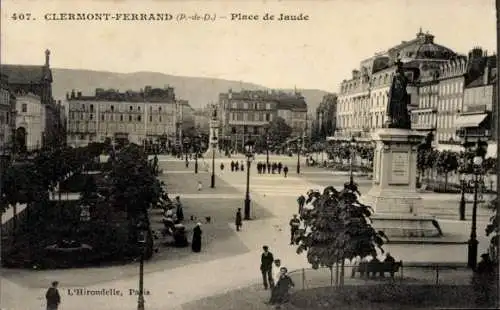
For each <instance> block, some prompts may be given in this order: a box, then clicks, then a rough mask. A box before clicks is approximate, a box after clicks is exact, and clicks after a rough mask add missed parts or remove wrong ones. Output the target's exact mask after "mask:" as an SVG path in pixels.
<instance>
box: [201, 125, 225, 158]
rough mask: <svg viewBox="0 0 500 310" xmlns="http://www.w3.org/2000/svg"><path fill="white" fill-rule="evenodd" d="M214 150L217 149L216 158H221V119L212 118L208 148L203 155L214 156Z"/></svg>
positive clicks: (206, 156) (205, 156)
mask: <svg viewBox="0 0 500 310" xmlns="http://www.w3.org/2000/svg"><path fill="white" fill-rule="evenodd" d="M213 150H215V158H221V157H222V156H221V155H222V154H221V153H220V151H219V121H218V120H217V119H214V118H212V119H211V120H210V133H209V137H208V148H207V151H206V152H205V154H203V157H204V158H205V159H210V158H212V156H213V155H214V154H213Z"/></svg>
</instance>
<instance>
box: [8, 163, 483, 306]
mask: <svg viewBox="0 0 500 310" xmlns="http://www.w3.org/2000/svg"><path fill="white" fill-rule="evenodd" d="M232 160H233V161H236V160H237V161H239V162H241V161H245V158H244V157H243V156H233V157H232V158H227V157H224V158H216V159H215V169H214V170H215V175H216V178H215V188H213V189H212V188H210V186H209V185H210V173H211V160H209V159H206V160H203V159H200V160H199V171H198V173H197V174H195V173H194V160H190V162H189V167H188V168H186V167H185V162H184V160H183V159H182V160H181V159H176V158H173V157H170V156H160V157H159V165H160V169H162V170H163V172H164V173H163V174H162V175H160V176H159V178H160V179H161V180H162V181H164V182H165V184H166V186H167V190H168V192H169V195H170V196H171V197H172V198H173V197H175V196H176V195H179V196H180V197H181V200H182V202H183V204H184V206H185V216H186V218H188V219H189V218H190V217H191V216H193V217H196V219H195V221H198V220H201V221H202V222H203V225H202V229H203V232H204V233H203V241H202V251H201V253H191V251H190V249H189V248H187V249H175V248H160V252H159V253H158V254H156V255H155V257H153V259H152V260H150V261H148V262H146V265H145V276H144V285H145V291H146V293H147V295H146V296H145V297H146V309H158V310H160V309H182V305H183V304H187V303H190V302H193V301H196V300H199V299H202V298H205V297H208V296H212V295H217V294H221V293H224V292H227V291H231V290H235V289H239V288H244V287H248V286H252V285H255V284H257V283H259V282H260V280H261V275H260V272H259V265H260V253H261V247H262V245H268V246H269V247H270V250H271V252H272V253H273V254H274V256H275V257H276V258H280V259H281V260H282V262H283V265H284V266H286V267H287V268H288V269H289V270H295V269H299V268H310V265H309V264H308V263H307V261H306V258H305V255H297V254H296V252H295V250H296V248H295V247H293V246H290V245H289V240H290V232H289V227H288V222H289V220H290V218H291V216H292V214H294V213H297V202H296V200H297V197H298V196H299V195H300V194H304V193H305V192H306V191H307V190H309V189H318V190H321V189H322V188H323V187H325V186H329V185H333V186H334V187H341V186H343V184H344V183H345V182H346V181H347V180H348V176H347V174H346V173H340V172H334V171H328V170H326V169H321V168H315V167H306V165H305V161H304V160H302V162H301V173H300V174H297V173H296V171H295V170H296V169H295V168H296V163H297V158H296V157H288V156H275V155H272V156H271V157H270V161H271V162H281V163H282V164H283V165H286V166H288V167H289V170H290V172H289V175H288V177H287V178H284V176H283V175H278V174H257V171H256V169H255V166H252V167H251V173H250V175H251V177H250V194H251V199H252V212H251V215H252V218H253V219H252V220H251V221H244V223H243V229H242V230H241V231H239V232H237V231H236V229H235V225H234V216H235V212H236V209H237V208H243V200H244V195H245V188H246V172H247V171H246V169H245V171H244V172H242V171H238V172H236V171H235V172H231V170H230V168H229V167H230V162H231V161H232ZM265 160H266V157H265V156H263V155H257V156H256V158H255V161H254V163H255V162H259V161H265ZM221 162H222V163H224V166H225V168H224V170H221V169H220V164H221ZM199 181H201V182H202V184H203V189H202V190H201V191H198V189H197V184H198V182H199ZM355 181H356V182H357V183H358V184H359V186H360V189H361V193H362V194H363V193H365V192H367V191H368V189H369V188H370V185H371V181H370V180H369V179H368V178H367V177H364V176H359V177H355ZM422 197H423V200H424V206H425V210H424V212H426V213H429V214H432V215H435V216H436V217H437V218H438V219H439V220H440V224H441V227H442V229H443V231H444V233H445V234H446V235H452V236H453V238H451V240H452V241H451V242H448V243H439V242H437V243H433V244H430V243H425V244H423V243H419V242H413V243H412V244H400V243H393V244H391V243H389V244H386V245H385V246H384V249H385V250H388V251H390V252H391V253H392V255H393V256H395V257H396V259H398V260H403V261H404V262H429V263H432V262H454V263H465V262H466V260H467V245H466V243H465V242H466V240H467V239H468V234H469V232H470V213H471V206H470V205H468V207H467V212H466V215H467V220H466V221H458V200H459V199H460V197H459V195H450V194H434V193H423V194H422ZM207 216H210V217H211V221H210V223H206V222H205V221H204V220H203V219H204V218H205V217H207ZM490 216H491V211H490V210H487V209H486V208H482V207H480V208H479V210H478V239H479V253H482V252H483V251H485V249H486V247H487V245H488V242H489V240H488V239H487V238H486V236H485V235H484V233H483V232H484V228H485V226H486V224H487V221H488V219H489V217H490ZM6 218H7V216H4V219H3V221H5V220H6ZM153 220H154V219H152V221H153ZM55 280H57V281H59V282H60V291H61V293H62V308H63V309H68V310H72V309H75V310H76V309H103V310H104V309H135V308H136V307H137V295H136V294H135V291H134V290H137V287H138V264H128V265H122V266H111V267H109V266H108V267H104V266H103V267H96V268H81V269H67V270H64V269H60V270H50V271H47V270H46V271H37V270H14V269H2V281H1V290H0V292H1V296H0V300H1V301H2V302H1V304H2V309H16V310H17V309H19V310H24V309H40V308H42V307H43V306H44V303H45V297H44V294H45V290H46V288H47V286H48V285H49V283H50V282H51V281H55ZM77 288H82V289H84V290H86V291H87V292H89V293H88V294H87V295H78V294H76V293H75V292H76V290H75V289H77ZM103 289H106V290H114V294H113V295H112V296H97V295H96V294H95V293H94V292H96V291H100V290H103ZM91 292H92V293H91ZM71 293H72V295H71Z"/></svg>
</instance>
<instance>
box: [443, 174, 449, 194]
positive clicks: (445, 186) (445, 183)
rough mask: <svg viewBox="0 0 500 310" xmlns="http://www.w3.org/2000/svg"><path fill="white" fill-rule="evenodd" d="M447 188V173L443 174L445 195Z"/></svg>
mask: <svg viewBox="0 0 500 310" xmlns="http://www.w3.org/2000/svg"><path fill="white" fill-rule="evenodd" d="M447 188H448V172H445V173H444V192H445V193H446V190H447Z"/></svg>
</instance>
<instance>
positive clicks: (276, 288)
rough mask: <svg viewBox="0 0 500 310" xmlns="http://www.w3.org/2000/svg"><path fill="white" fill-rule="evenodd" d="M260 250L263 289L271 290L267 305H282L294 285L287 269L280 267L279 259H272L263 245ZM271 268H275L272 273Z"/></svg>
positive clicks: (271, 255) (271, 254)
mask: <svg viewBox="0 0 500 310" xmlns="http://www.w3.org/2000/svg"><path fill="white" fill-rule="evenodd" d="M262 250H263V252H262V255H261V258H260V271H261V273H262V281H263V284H264V289H265V290H267V289H271V296H270V299H269V304H271V305H280V304H283V303H285V302H287V301H288V298H289V290H290V288H292V287H294V286H295V284H294V283H293V281H292V278H290V276H289V275H288V269H287V268H286V267H284V266H282V265H281V260H280V259H274V256H273V253H271V252H270V251H269V247H268V246H267V245H264V246H263V247H262ZM273 267H275V268H276V270H275V271H274V272H273Z"/></svg>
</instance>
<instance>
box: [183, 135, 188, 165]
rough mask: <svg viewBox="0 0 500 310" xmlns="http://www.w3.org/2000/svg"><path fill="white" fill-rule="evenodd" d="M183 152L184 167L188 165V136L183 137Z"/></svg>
mask: <svg viewBox="0 0 500 310" xmlns="http://www.w3.org/2000/svg"><path fill="white" fill-rule="evenodd" d="M183 142H184V153H185V155H186V168H188V167H189V160H188V148H189V138H187V137H186V138H184V140H183Z"/></svg>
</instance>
